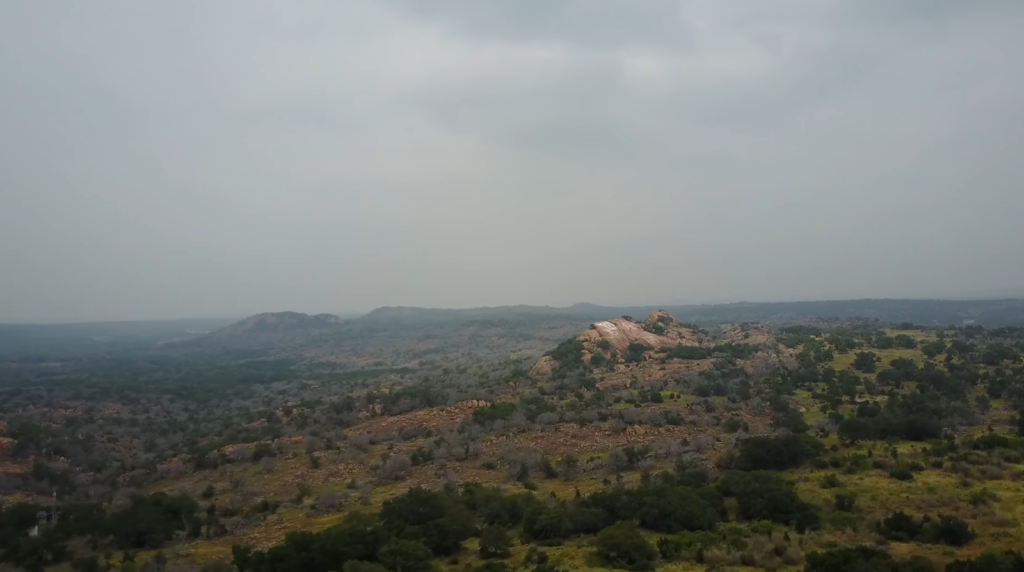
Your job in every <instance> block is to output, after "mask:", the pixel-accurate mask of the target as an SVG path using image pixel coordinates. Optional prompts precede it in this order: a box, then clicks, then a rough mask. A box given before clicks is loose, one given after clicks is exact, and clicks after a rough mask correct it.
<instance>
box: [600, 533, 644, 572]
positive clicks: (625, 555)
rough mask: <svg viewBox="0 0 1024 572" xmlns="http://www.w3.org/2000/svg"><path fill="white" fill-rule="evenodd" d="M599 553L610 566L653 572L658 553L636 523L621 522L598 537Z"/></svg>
mask: <svg viewBox="0 0 1024 572" xmlns="http://www.w3.org/2000/svg"><path fill="white" fill-rule="evenodd" d="M597 553H598V554H599V555H600V556H601V558H603V559H604V560H605V562H607V563H608V564H609V565H610V566H613V567H615V568H626V569H628V570H651V569H653V568H654V560H655V559H656V558H657V557H658V551H657V550H656V549H655V548H654V546H651V543H650V542H647V539H645V538H644V536H643V534H641V533H640V527H638V526H637V525H636V523H634V522H630V521H626V522H619V523H616V524H613V525H611V526H609V527H608V528H606V529H604V530H602V531H601V532H600V533H599V534H598V535H597Z"/></svg>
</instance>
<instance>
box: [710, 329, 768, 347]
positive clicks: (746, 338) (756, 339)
mask: <svg viewBox="0 0 1024 572" xmlns="http://www.w3.org/2000/svg"><path fill="white" fill-rule="evenodd" d="M722 338H723V339H722V341H725V342H732V343H734V344H749V345H752V346H763V345H766V344H770V343H772V342H774V341H775V336H774V335H773V334H772V332H771V331H770V330H769V329H768V328H766V327H764V326H761V325H753V326H736V327H733V328H730V329H729V330H728V331H726V332H725V334H724V335H723V336H722Z"/></svg>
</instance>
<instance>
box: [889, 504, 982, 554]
mask: <svg viewBox="0 0 1024 572" xmlns="http://www.w3.org/2000/svg"><path fill="white" fill-rule="evenodd" d="M878 532H879V534H881V535H882V536H884V537H885V538H887V539H889V540H895V541H898V542H923V543H926V544H945V545H948V546H963V545H965V544H967V543H969V542H971V541H972V540H974V538H975V536H976V535H975V533H974V531H973V530H971V527H970V525H969V524H967V522H966V521H964V520H963V519H961V518H959V517H955V516H945V515H940V516H939V518H938V520H935V519H933V518H932V517H930V516H928V515H924V517H922V518H921V519H920V520H917V519H915V518H914V517H912V516H910V515H908V514H906V513H905V512H903V511H901V510H900V511H896V512H894V513H892V514H891V515H889V516H887V517H885V518H883V519H882V520H881V521H879V523H878Z"/></svg>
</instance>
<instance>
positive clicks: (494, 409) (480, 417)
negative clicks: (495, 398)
mask: <svg viewBox="0 0 1024 572" xmlns="http://www.w3.org/2000/svg"><path fill="white" fill-rule="evenodd" d="M515 412H516V404H515V403H492V404H491V405H488V406H487V407H478V408H476V409H474V410H473V421H475V422H477V423H479V424H481V425H482V424H484V423H487V422H493V421H498V420H499V419H500V420H502V421H505V420H508V418H509V417H512V414H514V413H515Z"/></svg>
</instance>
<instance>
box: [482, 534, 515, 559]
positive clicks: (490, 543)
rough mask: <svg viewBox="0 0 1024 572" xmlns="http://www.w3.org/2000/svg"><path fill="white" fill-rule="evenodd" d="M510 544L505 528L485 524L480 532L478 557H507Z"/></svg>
mask: <svg viewBox="0 0 1024 572" xmlns="http://www.w3.org/2000/svg"><path fill="white" fill-rule="evenodd" d="M511 544H512V543H511V542H510V541H509V538H508V533H507V532H505V529H503V528H500V527H497V526H485V527H484V529H483V530H482V531H481V532H480V558H483V559H484V560H487V559H490V558H508V556H509V547H510V546H511Z"/></svg>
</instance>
